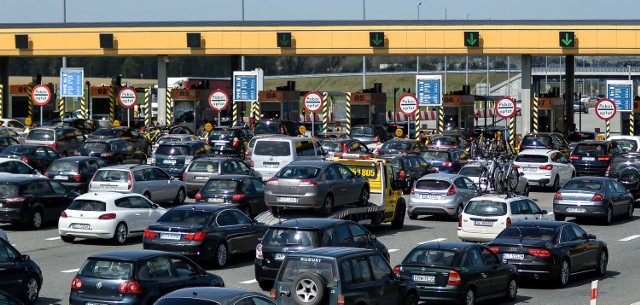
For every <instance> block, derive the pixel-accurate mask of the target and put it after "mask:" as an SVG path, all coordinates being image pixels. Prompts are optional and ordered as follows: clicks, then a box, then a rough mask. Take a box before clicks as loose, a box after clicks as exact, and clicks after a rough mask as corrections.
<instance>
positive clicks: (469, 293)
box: [465, 290, 475, 305]
mask: <svg viewBox="0 0 640 305" xmlns="http://www.w3.org/2000/svg"><path fill="white" fill-rule="evenodd" d="M474 303H475V297H474V295H473V290H469V291H467V296H466V297H465V304H467V305H473V304H474Z"/></svg>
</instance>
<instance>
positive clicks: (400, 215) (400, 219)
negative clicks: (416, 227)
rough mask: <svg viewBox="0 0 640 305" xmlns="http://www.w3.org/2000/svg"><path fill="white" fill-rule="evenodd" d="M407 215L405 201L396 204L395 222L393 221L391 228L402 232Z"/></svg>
mask: <svg viewBox="0 0 640 305" xmlns="http://www.w3.org/2000/svg"><path fill="white" fill-rule="evenodd" d="M406 213H407V208H406V207H405V205H404V201H400V202H398V203H397V204H396V211H395V213H393V220H392V221H391V228H392V229H396V230H400V229H402V227H403V226H404V217H405V215H406Z"/></svg>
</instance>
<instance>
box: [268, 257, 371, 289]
mask: <svg viewBox="0 0 640 305" xmlns="http://www.w3.org/2000/svg"><path fill="white" fill-rule="evenodd" d="M365 261H366V260H365ZM280 270H282V272H280V278H279V279H278V281H280V282H284V283H291V282H293V280H294V279H295V278H297V277H298V276H300V274H303V273H313V274H317V275H319V276H320V277H322V278H323V279H324V280H325V283H330V282H331V281H332V280H333V275H334V274H336V272H335V270H334V268H333V261H332V260H329V259H320V258H308V257H292V258H289V259H287V261H285V262H284V263H283V264H282V267H280Z"/></svg>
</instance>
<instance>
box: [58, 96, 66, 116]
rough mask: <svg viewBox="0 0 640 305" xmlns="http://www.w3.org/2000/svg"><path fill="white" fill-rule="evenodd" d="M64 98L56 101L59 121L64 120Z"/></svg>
mask: <svg viewBox="0 0 640 305" xmlns="http://www.w3.org/2000/svg"><path fill="white" fill-rule="evenodd" d="M64 110H65V109H64V96H61V97H60V99H58V113H59V114H60V120H64Z"/></svg>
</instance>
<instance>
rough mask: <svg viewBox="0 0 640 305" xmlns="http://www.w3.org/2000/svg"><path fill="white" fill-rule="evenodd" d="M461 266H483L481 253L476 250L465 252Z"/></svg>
mask: <svg viewBox="0 0 640 305" xmlns="http://www.w3.org/2000/svg"><path fill="white" fill-rule="evenodd" d="M463 264H464V266H466V267H471V266H482V265H484V260H483V259H482V253H480V251H478V249H476V248H471V249H469V250H467V252H466V253H465V258H464V259H463Z"/></svg>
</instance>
